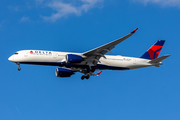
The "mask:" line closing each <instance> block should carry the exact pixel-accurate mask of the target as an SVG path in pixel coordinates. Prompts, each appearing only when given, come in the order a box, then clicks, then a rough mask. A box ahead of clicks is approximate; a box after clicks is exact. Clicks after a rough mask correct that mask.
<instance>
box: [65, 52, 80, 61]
mask: <svg viewBox="0 0 180 120" xmlns="http://www.w3.org/2000/svg"><path fill="white" fill-rule="evenodd" d="M82 60H83V58H82V57H81V56H80V55H74V54H67V55H66V62H67V63H80V62H82Z"/></svg>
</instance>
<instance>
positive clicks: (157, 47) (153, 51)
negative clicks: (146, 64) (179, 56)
mask: <svg viewBox="0 0 180 120" xmlns="http://www.w3.org/2000/svg"><path fill="white" fill-rule="evenodd" d="M164 42H165V40H158V41H157V42H156V43H155V44H154V45H153V46H152V47H151V48H150V49H149V50H148V51H147V52H145V53H144V54H143V55H142V56H141V58H144V59H149V60H154V59H156V58H157V57H158V55H159V53H160V52H161V49H162V47H163V45H164Z"/></svg>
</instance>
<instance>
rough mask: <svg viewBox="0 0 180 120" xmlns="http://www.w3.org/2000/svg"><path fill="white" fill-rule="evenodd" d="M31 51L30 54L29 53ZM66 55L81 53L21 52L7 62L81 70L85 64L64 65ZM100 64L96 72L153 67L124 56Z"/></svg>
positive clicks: (106, 58) (142, 60)
mask: <svg viewBox="0 0 180 120" xmlns="http://www.w3.org/2000/svg"><path fill="white" fill-rule="evenodd" d="M31 51H32V52H31ZM67 54H76V55H81V56H82V54H81V53H71V52H56V51H43V50H22V51H18V52H16V53H15V54H14V55H12V56H10V57H9V60H10V61H12V62H15V63H22V64H36V65H52V66H61V67H63V66H66V67H69V68H71V67H76V68H78V67H79V68H81V66H83V65H85V63H78V64H75V63H74V64H68V63H65V57H66V55H67ZM99 61H100V62H98V64H97V66H96V68H95V69H96V70H105V69H110V70H129V69H136V68H143V67H149V66H154V65H153V64H151V63H149V61H150V60H148V59H141V58H134V57H124V56H119V55H117V56H112V55H105V58H104V57H101V58H100V60H99Z"/></svg>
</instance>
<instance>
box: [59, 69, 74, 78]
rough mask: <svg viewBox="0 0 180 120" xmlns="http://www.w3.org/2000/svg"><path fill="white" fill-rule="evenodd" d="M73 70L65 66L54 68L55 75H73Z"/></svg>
mask: <svg viewBox="0 0 180 120" xmlns="http://www.w3.org/2000/svg"><path fill="white" fill-rule="evenodd" d="M73 74H74V72H72V71H71V70H69V69H66V68H56V76H57V77H71V75H73Z"/></svg>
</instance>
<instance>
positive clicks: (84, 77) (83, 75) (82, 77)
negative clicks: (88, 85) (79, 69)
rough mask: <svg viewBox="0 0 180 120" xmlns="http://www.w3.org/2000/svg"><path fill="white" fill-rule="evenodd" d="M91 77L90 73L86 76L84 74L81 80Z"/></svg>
mask: <svg viewBox="0 0 180 120" xmlns="http://www.w3.org/2000/svg"><path fill="white" fill-rule="evenodd" d="M89 77H90V76H89V75H86V76H85V75H83V76H82V77H81V80H84V78H86V79H89Z"/></svg>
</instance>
